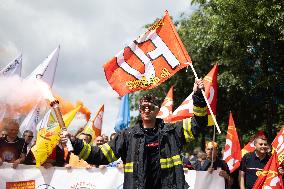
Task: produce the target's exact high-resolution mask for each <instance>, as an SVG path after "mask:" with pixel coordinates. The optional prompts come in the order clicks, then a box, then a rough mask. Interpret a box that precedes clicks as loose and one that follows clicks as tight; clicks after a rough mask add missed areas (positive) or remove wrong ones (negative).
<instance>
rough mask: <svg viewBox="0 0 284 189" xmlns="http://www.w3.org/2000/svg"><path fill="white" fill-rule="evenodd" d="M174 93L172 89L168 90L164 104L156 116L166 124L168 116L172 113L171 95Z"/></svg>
mask: <svg viewBox="0 0 284 189" xmlns="http://www.w3.org/2000/svg"><path fill="white" fill-rule="evenodd" d="M173 93H174V87H173V86H172V87H171V88H170V90H169V91H168V93H167V96H166V98H165V100H164V102H163V103H162V105H161V108H160V111H159V113H158V115H157V118H161V119H163V120H164V122H168V121H169V118H170V116H171V115H172V113H173V103H174V101H173V95H174V94H173Z"/></svg>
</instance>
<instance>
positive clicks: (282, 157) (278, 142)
mask: <svg viewBox="0 0 284 189" xmlns="http://www.w3.org/2000/svg"><path fill="white" fill-rule="evenodd" d="M271 146H272V148H273V153H274V152H276V153H277V156H278V163H279V165H281V164H283V163H284V125H283V126H282V128H281V130H280V131H279V133H278V134H277V136H276V137H275V139H274V140H273V142H272V143H271Z"/></svg>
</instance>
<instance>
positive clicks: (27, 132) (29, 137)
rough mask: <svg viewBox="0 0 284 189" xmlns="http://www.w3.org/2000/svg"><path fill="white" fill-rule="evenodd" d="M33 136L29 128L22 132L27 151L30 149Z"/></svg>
mask: <svg viewBox="0 0 284 189" xmlns="http://www.w3.org/2000/svg"><path fill="white" fill-rule="evenodd" d="M33 138H34V135H33V132H32V131H31V130H25V131H24V133H23V139H24V140H25V143H26V145H27V153H28V152H29V151H30V149H31V146H32V143H31V142H32V140H33Z"/></svg>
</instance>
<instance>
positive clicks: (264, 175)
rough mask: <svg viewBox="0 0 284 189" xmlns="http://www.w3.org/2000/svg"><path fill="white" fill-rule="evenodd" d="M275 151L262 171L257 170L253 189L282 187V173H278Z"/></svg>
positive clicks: (280, 188)
mask: <svg viewBox="0 0 284 189" xmlns="http://www.w3.org/2000/svg"><path fill="white" fill-rule="evenodd" d="M277 159H278V158H277V153H273V155H272V156H271V157H270V159H269V161H268V162H267V163H266V165H265V167H264V169H263V170H262V171H258V172H257V173H256V174H257V175H258V178H257V180H256V181H255V183H254V186H253V189H284V186H283V180H282V175H280V174H279V171H278V168H279V164H278V161H277Z"/></svg>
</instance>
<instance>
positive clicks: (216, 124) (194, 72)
mask: <svg viewBox="0 0 284 189" xmlns="http://www.w3.org/2000/svg"><path fill="white" fill-rule="evenodd" d="M188 64H189V65H190V68H191V69H192V71H193V74H194V77H195V78H196V79H198V77H197V74H196V71H195V69H194V67H193V64H192V63H191V62H188ZM201 92H202V95H203V97H204V99H205V102H206V105H207V107H208V109H209V112H210V114H211V116H212V119H213V121H214V125H215V126H216V128H217V131H218V133H219V134H221V130H220V127H219V125H218V123H217V120H216V117H215V115H214V113H213V111H212V108H211V106H210V104H209V102H208V100H207V97H206V95H205V92H204V90H203V89H201Z"/></svg>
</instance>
